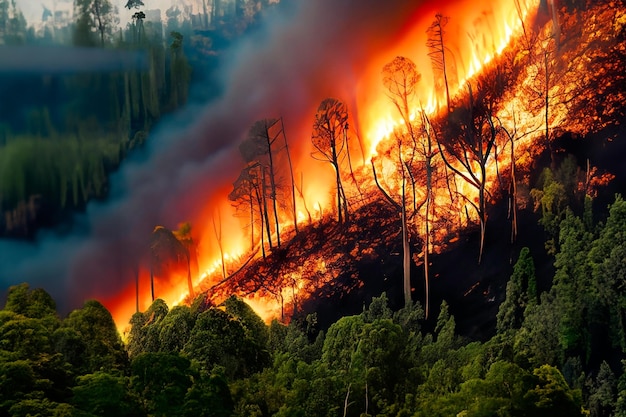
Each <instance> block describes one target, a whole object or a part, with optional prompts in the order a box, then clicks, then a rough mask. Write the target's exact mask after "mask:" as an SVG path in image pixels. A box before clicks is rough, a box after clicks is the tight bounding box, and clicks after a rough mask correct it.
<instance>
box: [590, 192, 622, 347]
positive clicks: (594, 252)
mask: <svg viewBox="0 0 626 417" xmlns="http://www.w3.org/2000/svg"><path fill="white" fill-rule="evenodd" d="M624 225H626V201H624V200H623V199H622V197H621V196H617V197H616V199H615V202H614V203H613V204H612V205H611V206H610V208H609V217H608V219H607V220H606V225H605V226H604V228H603V229H602V231H601V232H600V236H599V238H598V239H596V240H595V241H594V242H593V247H592V248H591V251H590V252H589V261H590V263H591V271H592V276H593V281H594V285H593V289H594V291H595V293H596V294H597V300H598V302H599V304H600V305H601V307H602V313H603V314H604V317H603V318H604V319H605V320H606V321H607V322H608V325H609V326H608V328H609V333H610V342H611V344H612V345H613V346H615V347H619V348H621V350H622V352H626V328H625V326H626V321H625V320H626V319H625V317H626V231H625V230H626V228H625V227H624Z"/></svg>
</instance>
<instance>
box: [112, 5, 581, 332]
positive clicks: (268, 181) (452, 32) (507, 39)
mask: <svg viewBox="0 0 626 417" xmlns="http://www.w3.org/2000/svg"><path fill="white" fill-rule="evenodd" d="M513 6H514V7H512V5H511V3H510V2H505V1H502V2H496V3H491V2H486V3H485V4H484V5H483V6H482V7H477V5H476V3H475V2H469V1H467V2H450V3H448V4H444V5H438V6H436V7H435V6H433V5H430V4H424V5H421V6H419V7H418V8H417V10H416V11H415V13H414V14H413V16H412V17H411V18H410V19H409V20H408V21H407V22H406V23H405V25H404V27H403V28H402V31H401V33H400V34H399V35H398V36H397V37H396V38H395V39H394V42H393V44H392V45H390V46H388V47H386V48H383V49H382V50H381V51H382V52H381V53H379V54H376V55H375V56H369V57H368V61H367V64H366V65H364V66H363V67H362V68H361V69H360V70H359V71H357V73H356V74H349V75H347V76H349V77H356V81H355V82H352V83H349V85H352V87H351V88H348V89H347V90H346V88H344V89H343V90H341V89H340V90H339V91H337V94H343V97H342V98H341V99H334V98H326V99H324V100H323V101H322V104H320V105H319V107H318V108H317V113H315V115H314V114H313V113H314V109H315V103H310V104H309V105H308V108H311V109H312V113H311V114H298V115H296V116H295V119H294V116H292V118H291V119H288V118H286V117H285V119H284V120H283V118H282V117H280V115H279V117H280V118H277V119H259V120H258V121H257V122H255V123H253V124H252V125H251V126H250V128H249V130H248V131H247V132H246V133H245V134H244V137H242V138H241V142H240V143H241V144H240V146H239V154H240V156H241V159H242V162H241V167H242V170H241V173H240V175H239V178H232V179H231V181H232V182H233V184H232V185H231V184H228V185H223V186H221V187H220V189H219V190H218V191H216V192H215V193H213V195H212V198H211V200H210V202H205V203H203V207H204V209H203V210H201V213H200V214H199V215H197V216H196V217H193V218H190V219H187V220H189V221H190V223H191V225H192V227H191V229H189V230H187V231H186V232H184V231H183V232H181V231H180V230H179V231H174V235H176V236H177V238H178V239H179V241H181V242H184V241H185V239H187V242H188V244H187V246H186V247H185V249H183V250H182V251H181V252H180V253H183V254H184V253H186V254H187V255H186V257H187V258H186V261H185V262H186V264H187V267H186V268H185V267H184V264H185V262H183V263H182V264H180V262H181V261H180V259H183V260H184V256H183V258H180V259H179V260H178V261H177V262H178V263H176V262H175V263H176V265H177V266H176V267H175V268H174V267H170V268H169V269H168V268H165V269H163V271H162V272H161V273H159V274H155V273H154V272H155V271H154V268H155V265H159V264H164V263H165V264H166V263H167V262H169V261H166V260H164V259H163V257H161V258H159V257H158V256H157V257H155V254H154V250H153V251H152V253H151V255H150V256H151V259H144V260H142V262H141V266H140V268H139V270H138V272H137V275H136V280H135V283H134V284H133V285H128V286H127V288H126V289H125V290H124V291H123V294H120V295H118V296H116V297H115V298H113V299H110V300H108V301H107V302H106V304H107V306H108V307H109V308H110V309H111V310H112V312H113V315H114V317H115V319H116V322H117V323H118V324H120V327H123V325H122V324H123V323H126V322H127V319H128V317H130V315H131V314H132V313H133V312H134V311H136V310H145V309H146V308H147V307H148V306H149V304H150V303H151V302H152V300H153V298H155V297H156V298H162V299H164V300H165V301H166V302H167V303H168V304H169V305H174V304H177V303H180V302H183V301H184V302H191V301H192V300H193V296H194V295H195V294H197V293H200V292H207V294H208V297H209V298H210V299H211V300H212V301H213V302H217V303H219V302H220V301H221V300H222V299H223V298H225V297H226V296H227V295H229V293H230V292H236V293H238V295H241V296H244V297H247V300H248V301H249V302H250V303H251V304H252V305H253V307H254V308H255V310H256V311H257V312H258V313H259V314H260V315H261V316H262V317H264V318H265V319H266V320H269V319H271V318H273V317H279V318H283V319H286V318H287V317H288V316H289V314H288V311H291V312H293V311H295V309H297V305H298V302H299V300H300V299H302V298H304V297H306V296H307V294H312V293H314V292H315V291H316V290H317V289H319V288H320V286H321V285H322V284H323V283H325V282H329V281H332V279H333V277H335V276H336V270H334V269H333V265H335V264H336V263H337V262H340V261H339V259H333V258H332V257H331V258H329V259H318V260H317V263H316V264H315V265H313V264H310V263H308V262H305V261H302V263H301V264H300V265H297V264H296V263H295V262H297V261H295V260H291V258H290V256H292V255H293V254H291V255H289V254H286V253H284V251H285V249H283V248H284V246H285V244H286V243H287V242H289V241H291V240H292V239H297V238H298V231H299V229H300V230H301V229H304V228H307V227H309V229H308V230H309V231H310V230H311V229H310V226H311V225H315V224H318V223H319V222H321V221H322V220H323V219H324V220H325V221H328V220H329V219H331V218H335V219H337V221H338V224H339V225H341V224H343V223H345V224H347V225H349V227H351V228H355V227H358V226H354V225H351V224H350V221H349V220H348V218H349V216H351V215H352V214H353V213H355V212H358V211H359V210H361V209H362V208H363V207H367V206H368V204H371V203H372V202H373V201H377V200H382V201H384V200H385V199H387V200H388V202H389V203H390V204H391V205H392V206H397V207H398V208H400V207H402V210H401V212H400V211H398V212H397V213H396V214H397V218H400V217H402V219H403V223H406V227H407V230H406V231H403V234H404V235H406V237H404V238H402V239H407V241H408V239H409V237H408V235H412V237H411V238H410V239H411V240H412V241H421V242H422V248H421V250H416V251H415V252H417V253H413V254H412V255H411V262H414V263H415V264H418V265H422V264H428V258H427V257H428V253H430V252H437V251H439V250H441V248H443V247H445V242H446V239H447V240H448V241H450V240H454V239H455V238H454V233H455V231H458V229H459V228H462V227H465V226H467V225H468V224H473V223H478V224H479V225H480V229H481V241H482V238H484V233H485V226H486V223H487V214H486V212H487V207H488V205H489V204H490V203H491V202H492V201H493V200H495V199H496V198H498V196H499V195H502V194H506V193H509V192H510V190H511V189H514V187H515V182H516V175H517V174H516V170H519V169H521V168H523V167H525V166H528V165H529V164H530V163H531V161H532V160H533V155H536V154H538V153H539V152H540V151H541V149H543V148H544V147H545V146H549V143H550V135H551V134H550V130H551V129H552V126H555V125H558V124H560V123H562V122H563V121H564V120H565V119H566V118H567V109H566V108H565V107H564V106H559V105H557V104H558V103H557V104H554V105H553V104H552V98H553V97H557V96H558V95H559V94H563V91H565V92H566V93H567V94H573V91H574V90H567V89H564V88H563V86H562V85H561V84H559V83H558V82H555V81H553V80H550V79H549V76H550V75H551V72H553V71H556V69H555V68H556V66H557V65H558V64H557V63H556V61H557V54H556V51H557V49H558V48H559V47H560V46H559V45H558V44H559V42H560V38H559V37H560V36H561V33H560V29H559V27H558V23H557V21H556V15H555V10H556V9H555V6H554V5H553V4H552V3H551V2H550V4H549V5H548V6H550V7H548V6H546V4H545V3H543V2H542V3H541V4H540V2H539V1H538V0H528V1H516V2H514V5H513ZM513 43H515V45H514V46H511V45H512V44H513ZM565 50H566V48H564V47H562V49H561V50H560V51H559V53H564V52H563V51H565ZM397 56H402V57H407V58H406V61H405V62H404V65H405V66H404V67H398V66H396V67H393V68H392V67H390V66H388V65H387V64H391V63H392V61H393V60H394V57H397ZM537 56H539V57H543V61H541V60H533V57H537ZM413 61H414V62H416V63H418V65H416V66H415V65H413V66H411V65H409V64H407V62H409V63H410V62H413ZM396 64H398V65H399V63H398V62H396ZM394 68H395V69H394ZM398 68H400V69H401V70H398ZM407 69H408V70H410V71H415V74H414V75H413V79H412V80H410V82H411V83H412V84H413V85H409V87H410V88H409V89H407V85H408V84H407V80H409V75H410V74H411V73H410V71H409V72H407V71H408V70H407ZM394 71H395V72H394ZM383 73H384V74H383ZM398 74H400V76H401V77H404V78H402V79H401V82H400V83H397V84H389V82H388V81H389V80H392V81H394V82H397V81H398V79H397V78H395V79H393V78H389V77H398ZM334 76H338V75H337V74H335V75H334ZM339 77H341V76H340V75H339ZM385 77H387V78H386V79H384V78H385ZM542 77H543V78H542ZM402 82H404V85H403V84H402ZM542 82H543V84H542ZM394 85H396V87H395V88H396V90H394V89H393V88H394ZM397 85H402V86H403V88H404V90H398V89H397ZM409 90H410V91H409ZM403 92H404V95H403ZM535 96H536V97H535ZM322 98H323V97H322ZM541 99H543V100H544V102H546V103H547V102H548V101H550V105H548V104H546V105H545V106H544V107H542V105H541V103H540V104H539V105H537V104H536V103H529V102H530V101H532V100H535V101H537V100H538V101H541ZM342 100H345V101H342ZM403 100H404V101H403ZM556 101H557V100H554V102H555V103H556ZM344 103H348V104H350V105H349V106H348V105H346V104H344ZM311 132H313V133H311ZM468 135H469V136H471V137H472V138H473V139H474V140H475V141H476V142H475V143H474V144H473V145H467V143H465V144H464V143H462V142H460V141H459V142H455V140H460V139H458V138H463V137H465V138H467V137H469V136H468ZM451 138H457V139H454V140H453V139H451ZM411 143H412V145H411ZM329 144H330V145H329ZM311 156H313V157H311ZM511 198H512V199H513V204H512V206H513V207H515V205H516V203H515V198H516V197H515V195H514V194H512V197H511ZM513 211H515V208H513ZM513 216H514V215H513ZM424 228H425V229H424ZM512 228H513V231H512V232H511V233H512V236H514V233H515V232H514V229H515V226H512ZM181 233H182V235H181ZM185 233H186V234H185ZM394 233H396V232H394ZM397 233H398V240H399V241H400V235H399V233H400V231H399V230H398V231H397ZM181 236H182V237H181ZM309 238H310V239H315V237H314V236H311V237H309ZM512 238H514V237H512ZM400 243H401V242H400ZM306 245H307V244H305V245H304V246H305V247H306ZM308 245H309V246H310V245H312V243H311V244H308ZM183 246H184V245H183ZM417 247H419V245H416V248H417ZM185 251H186V252H185ZM354 251H356V252H358V253H359V256H368V250H367V249H366V248H359V249H358V250H357V249H356V248H355V249H354ZM175 252H176V251H170V253H175ZM480 252H481V254H482V242H481V248H480ZM409 253H410V252H409ZM281 256H282V257H284V258H285V259H290V260H289V261H288V262H292V263H293V264H292V265H290V267H278V268H275V267H267V268H266V267H263V262H257V265H256V266H255V267H254V268H253V269H252V271H254V273H255V274H257V275H258V276H257V277H255V278H249V277H248V278H245V279H242V280H241V282H237V279H238V274H239V273H240V272H241V271H242V270H243V269H244V268H246V266H247V265H248V264H252V263H255V261H259V260H261V259H265V258H268V257H272V261H273V262H280V259H282V258H280V257H281ZM276 259H279V260H278V261H276ZM479 259H480V257H479ZM286 262H287V261H286ZM405 262H406V256H405ZM192 264H193V265H194V266H193V267H192ZM181 265H183V266H182V267H181ZM290 268H291V269H290ZM174 270H175V271H174ZM343 272H345V271H343ZM247 273H248V274H249V273H250V271H248V272H247ZM334 274H335V275H334ZM353 275H354V274H353ZM426 279H428V278H426ZM270 281H271V282H270ZM151 288H152V293H151ZM406 291H407V289H405V294H406ZM408 291H410V289H409V290H408ZM420 292H421V290H420ZM427 312H428V306H427Z"/></svg>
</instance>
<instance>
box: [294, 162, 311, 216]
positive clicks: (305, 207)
mask: <svg viewBox="0 0 626 417" xmlns="http://www.w3.org/2000/svg"><path fill="white" fill-rule="evenodd" d="M303 180H304V178H303V174H302V172H301V173H300V187H298V186H296V189H297V190H298V195H299V196H300V198H301V199H302V205H303V206H304V211H306V214H307V216H308V218H309V224H311V223H312V222H313V218H312V217H311V212H310V211H309V208H308V207H307V205H306V199H305V198H304V194H303V192H302V189H303V185H302V184H303Z"/></svg>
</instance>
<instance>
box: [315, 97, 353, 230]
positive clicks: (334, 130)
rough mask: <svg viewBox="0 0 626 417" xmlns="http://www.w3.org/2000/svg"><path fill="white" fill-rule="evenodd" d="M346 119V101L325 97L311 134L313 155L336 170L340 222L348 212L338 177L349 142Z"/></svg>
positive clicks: (338, 217)
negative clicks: (346, 134) (347, 139)
mask: <svg viewBox="0 0 626 417" xmlns="http://www.w3.org/2000/svg"><path fill="white" fill-rule="evenodd" d="M347 122H348V108H347V107H346V105H345V104H344V103H343V102H342V101H340V100H338V99H336V98H326V99H324V100H322V102H321V103H320V105H319V107H318V108H317V113H316V114H315V120H314V122H313V133H312V134H311V141H312V142H313V146H314V148H315V151H314V152H313V154H312V156H313V158H315V159H317V160H320V161H324V162H328V163H330V165H332V167H333V169H334V171H335V187H336V192H337V201H336V203H337V220H338V222H339V224H343V223H345V222H347V221H348V216H349V214H348V200H347V198H346V193H345V191H344V188H343V182H342V180H341V171H342V169H341V165H342V162H343V158H344V157H345V154H346V151H347V146H348V144H347V143H346V136H344V134H343V132H344V129H345V125H346V123H347Z"/></svg>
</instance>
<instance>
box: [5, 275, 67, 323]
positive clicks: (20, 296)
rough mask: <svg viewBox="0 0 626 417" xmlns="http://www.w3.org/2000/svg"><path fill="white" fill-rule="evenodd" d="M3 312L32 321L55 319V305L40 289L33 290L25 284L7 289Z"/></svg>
mask: <svg viewBox="0 0 626 417" xmlns="http://www.w3.org/2000/svg"><path fill="white" fill-rule="evenodd" d="M4 310H5V311H11V312H14V313H16V314H20V315H23V316H24V317H29V318H33V319H43V318H45V317H56V303H55V302H54V300H53V299H52V297H50V295H49V294H48V293H47V292H45V291H44V290H43V289H41V288H36V289H34V290H31V289H30V286H29V285H28V284H26V283H24V284H19V285H15V286H12V287H10V288H9V294H8V295H7V302H6V305H5V306H4Z"/></svg>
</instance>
